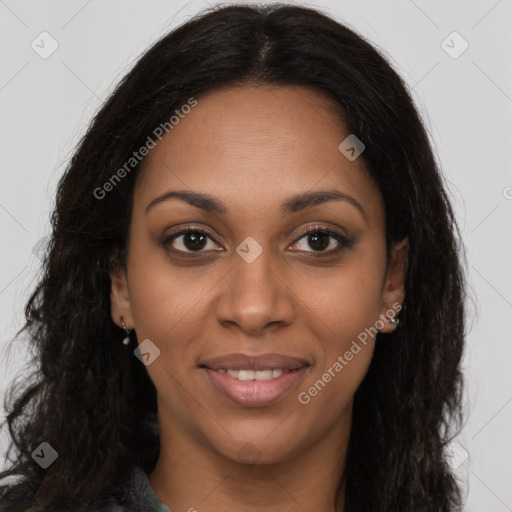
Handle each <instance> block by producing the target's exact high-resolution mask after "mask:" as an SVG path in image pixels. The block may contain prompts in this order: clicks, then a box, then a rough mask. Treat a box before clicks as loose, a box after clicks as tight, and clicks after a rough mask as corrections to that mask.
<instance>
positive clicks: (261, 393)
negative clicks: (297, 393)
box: [199, 354, 310, 407]
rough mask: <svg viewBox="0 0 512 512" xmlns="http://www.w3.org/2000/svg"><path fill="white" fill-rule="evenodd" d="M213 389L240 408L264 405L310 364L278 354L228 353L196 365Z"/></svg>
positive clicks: (279, 395) (285, 390) (293, 383)
mask: <svg viewBox="0 0 512 512" xmlns="http://www.w3.org/2000/svg"><path fill="white" fill-rule="evenodd" d="M199 367H200V369H201V370H202V371H204V372H205V374H206V376H207V377H208V381H209V382H210V383H211V384H212V386H213V389H214V390H216V391H217V392H220V393H221V394H222V395H223V396H224V397H226V398H228V399H229V400H230V401H231V402H232V403H235V404H236V405H238V406H241V407H264V406H268V405H272V404H274V403H276V402H277V401H279V400H281V399H282V398H283V397H284V396H286V395H287V394H288V393H289V392H290V391H292V390H293V389H294V388H295V387H297V385H298V384H299V381H300V380H301V379H302V378H303V376H304V375H305V373H306V371H307V369H308V368H309V367H310V363H309V361H308V360H305V359H303V358H296V357H290V356H284V355H281V354H262V355H258V356H251V355H245V354H230V355H227V356H221V357H217V358H213V359H210V360H208V361H204V362H203V363H202V364H200V365H199Z"/></svg>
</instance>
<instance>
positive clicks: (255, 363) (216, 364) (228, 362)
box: [199, 353, 309, 370]
mask: <svg viewBox="0 0 512 512" xmlns="http://www.w3.org/2000/svg"><path fill="white" fill-rule="evenodd" d="M199 366H206V367H207V368H210V369H211V370H219V369H221V368H224V369H226V370H240V369H243V370H274V369H278V368H280V369H283V370H285V369H286V370H295V369H297V368H302V367H304V366H309V362H308V360H307V359H305V358H303V357H293V356H287V355H283V354H258V355H256V354H253V355H251V354H241V353H235V354H226V355H223V356H217V357H212V358H211V359H207V360H205V361H203V362H201V363H200V364H199Z"/></svg>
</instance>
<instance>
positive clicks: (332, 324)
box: [111, 86, 406, 463]
mask: <svg viewBox="0 0 512 512" xmlns="http://www.w3.org/2000/svg"><path fill="white" fill-rule="evenodd" d="M348 135H349V133H348V132H347V131H346V130H345V128H344V126H343V124H342V123H341V121H340V120H339V118H338V116H337V115H336V113H335V109H334V108H333V106H332V104H331V103H330V102H329V100H328V99H327V98H325V97H324V96H322V95H321V94H319V93H317V92H315V91H312V90H309V89H305V88H295V87H272V86H258V87H256V86H254V87H249V86H247V87H243V88H231V89H224V90H220V91H215V92H212V93H210V94H208V95H207V96H204V97H202V98H200V99H198V104H197V106H195V107H194V108H193V109H192V110H191V112H190V113H188V114H187V115H186V116H184V117H183V118H182V119H181V120H180V122H179V124H178V125H176V126H174V128H173V129H172V130H171V131H170V132H169V133H168V134H167V135H166V136H165V137H164V138H163V139H162V140H161V141H160V142H159V143H158V144H157V145H156V147H155V148H154V149H152V150H151V151H150V154H149V155H148V157H147V159H146V162H145V167H144V170H143V171H142V173H141V174H140V176H139V177H138V180H137V183H136V187H135V191H134V200H133V215H132V221H131V227H130V238H129V246H128V257H127V264H126V269H124V270H120V271H119V272H118V273H115V274H113V275H112V276H111V277H112V293H111V302H112V318H113V320H114V321H115V322H116V323H117V324H118V325H120V319H121V317H123V319H124V322H125V323H126V325H127V327H128V328H130V329H135V331H136V333H137V339H138V342H139V344H141V343H142V342H143V341H144V340H150V342H145V343H146V344H148V343H149V345H146V349H145V351H146V352H149V353H150V356H149V358H150V359H149V361H151V362H150V364H149V365H148V366H147V367H146V368H147V371H148V373H149V375H150V377H151V379H152V381H153V382H154V384H155V387H156V389H157V394H158V407H159V411H158V412H159V418H160V422H161V428H162V426H165V428H169V429H173V431H174V432H182V433H185V432H186V433H187V434H186V436H187V438H188V439H189V440H190V439H191V440H192V442H194V443H197V444H198V445H201V446H202V447H203V448H204V449H207V450H210V451H211V452H215V454H217V455H218V456H220V457H223V458H225V459H230V460H232V461H236V460H240V459H241V457H243V456H244V450H246V451H247V450H249V451H250V450H253V451H255V452H256V453H257V458H258V459H259V460H260V461H261V462H262V463H263V462H268V463H275V462H279V461H284V460H286V459H287V458H290V457H291V456H292V455H296V454H298V453H300V452H301V451H304V450H307V449H308V448H309V447H311V446H312V445H314V444H315V443H317V442H318V441H319V440H321V439H323V438H325V436H326V435H328V433H329V432H335V431H336V429H337V428H339V427H340V425H342V424H346V423H347V421H350V417H351V407H352V399H353V395H354V393H355V391H356V389H357V388H358V386H359V384H360V382H361V380H362V379H363V377H364V375H365V373H366V371H367V369H368V366H369V363H370V361H371V358H372V354H373V349H374V344H375V337H374V333H375V328H377V329H378V330H379V331H381V332H390V331H391V330H393V326H392V324H391V323H390V322H389V320H388V319H387V317H386V312H388V313H389V312H391V313H394V312H395V311H393V309H392V308H393V305H396V304H400V303H401V302H402V301H403V293H404V292H403V289H404V288H403V274H404V265H405V257H406V245H405V243H404V244H401V245H398V246H396V247H393V248H391V251H390V254H389V261H388V260H387V248H386V242H385V218H384V205H383V201H382V198H381V195H380V193H379V190H378V188H377V187H376V185H375V183H374V182H373V181H372V179H371V178H370V177H369V175H368V174H367V172H366V169H365V166H364V162H363V161H362V159H361V158H356V159H355V160H349V159H348V158H346V156H345V155H344V154H343V153H342V152H341V151H340V150H339V149H338V146H339V145H340V143H341V142H342V141H343V140H344V139H345V138H346V137H347V136H348ZM176 192H179V194H175V193H176ZM171 193H172V194H171ZM365 329H366V330H365ZM363 340H364V341H363ZM147 347H150V348H149V349H148V348H147ZM156 348H157V349H158V350H159V351H160V353H159V355H158V357H156V358H155V355H156V354H157V351H156ZM239 370H241V371H239ZM183 435H185V434H183ZM253 455H254V454H253Z"/></svg>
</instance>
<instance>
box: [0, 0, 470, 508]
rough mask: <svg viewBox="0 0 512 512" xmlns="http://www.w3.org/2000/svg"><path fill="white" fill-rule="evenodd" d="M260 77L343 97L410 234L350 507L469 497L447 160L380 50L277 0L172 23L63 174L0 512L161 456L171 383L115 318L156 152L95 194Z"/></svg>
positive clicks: (92, 490)
mask: <svg viewBox="0 0 512 512" xmlns="http://www.w3.org/2000/svg"><path fill="white" fill-rule="evenodd" d="M249 83H258V84H272V85H278V86H300V87H307V88H311V89H314V90H316V91H319V92H321V93H323V94H324V95H325V96H327V97H328V98H330V99H332V100H333V102H334V104H335V105H338V106H339V115H340V116H341V117H342V120H343V122H344V123H345V126H346V127H347V129H348V130H349V132H350V133H353V134H355V135H356V136H357V137H358V138H359V139H360V140H362V141H364V144H365V146H366V148H365V151H364V154H363V155H362V156H361V158H362V159H363V161H364V163H365V165H366V168H367V169H368V172H369V173H370V175H371V177H372V178H373V180H374V181H375V183H376V184H377V185H378V187H379V190H380V193H381V195H382V197H383V200H384V205H385V219H386V240H387V243H388V248H389V247H390V246H391V244H392V243H394V242H398V241H400V240H403V239H404V238H408V240H409V257H408V266H407V270H406V276H405V291H406V298H405V301H404V304H403V309H402V311H401V313H400V315H401V327H400V328H399V329H397V330H396V331H394V332H393V333H391V334H387V335H379V336H380V337H381V340H382V341H381V343H377V344H376V348H375V353H374V356H373V359H372V362H371V365H370V368H369V370H368V372H367V374H366V376H365V378H364V380H363V382H362V384H361V385H360V387H359V388H358V390H357V392H356V394H355V397H354V410H353V420H352V421H353V423H352V429H351V435H350V440H349V445H348V452H347V455H346V466H345V473H344V475H343V478H342V480H341V481H340V482H339V486H338V489H337V494H336V503H335V504H336V507H337V510H344V511H345V512H363V511H372V512H389V511H399V512H420V511H422V512H449V511H455V510H460V508H461V501H462V497H461V494H462V493H461V490H460V486H459V483H458V482H457V479H456V477H455V475H454V474H453V473H452V471H451V469H450V467H449V465H448V464H447V463H446V462H445V460H444V458H443V450H444V449H445V448H446V446H447V445H448V444H449V443H450V442H451V440H452V439H453V436H454V435H455V433H458V431H459V430H460V427H461V424H462V419H463V413H462V391H463V386H462V384H463V379H462V372H461V367H460V365H461V358H462V355H463V349H464V338H465V277H464V266H463V250H462V246H461V243H460V235H459V232H458V229H457V224H456V220H455V215H454V212H453V209H452V207H451V204H450V199H449V196H448V193H447V191H446V189H445V184H444V181H443V177H442V175H441V172H440V165H439V164H438V162H437V160H436V157H435V155H434V152H433V150H432V146H431V143H430V141H429V136H428V133H427V131H426V128H425V126H424V124H423V122H422V119H421V116H420V114H419V113H418V111H417V109H416V107H415V106H414V102H413V100H412V98H411V95H410V94H409V92H408V89H407V86H406V84H405V83H404V81H403V80H402V78H401V77H400V76H399V75H398V73H397V72H396V71H394V70H393V68H392V67H391V65H390V64H389V62H388V61H387V59H386V58H385V57H384V56H383V55H382V53H381V52H380V51H379V50H377V49H376V48H375V47H374V46H373V45H371V44H370V43H369V42H368V41H366V40H365V39H364V38H362V37H361V36H360V35H358V34H356V33H355V32H354V31H353V30H351V29H350V28H348V27H347V26H345V25H344V24H341V23H339V22H338V21H336V20H334V19H332V18H331V17H329V16H327V15H326V14H324V13H322V12H320V11H318V10H316V9H312V8H307V7H301V6H292V5H287V4H271V5H263V6H262V5H253V6H247V5H231V6H217V7H214V8H212V9H208V10H206V11H203V12H201V13H199V14H198V15H196V16H195V17H193V18H192V19H190V20H188V21H187V22H186V23H184V24H182V25H181V26H179V27H177V28H176V29H174V30H173V31H171V32H169V33H168V34H167V35H165V37H163V38H161V39H160V40H159V41H158V42H157V43H155V44H154V45H153V46H152V47H151V48H150V49H148V50H147V51H146V52H145V54H144V55H143V56H142V57H141V58H140V59H139V60H138V62H137V63H136V65H135V66H134V67H133V68H132V70H131V71H130V72H129V73H128V74H127V75H126V76H125V77H124V78H123V79H122V81H121V82H120V83H119V85H118V86H117V87H116V89H115V90H114V91H113V93H112V94H111V96H110V97H109V99H108V100H107V101H106V102H105V104H104V105H103V106H102V108H101V109H100V110H99V112H98V113H97V114H96V116H95V117H94V120H93V121H92V123H91V125H90V127H89V129H88V131H87V133H86V134H85V135H84V137H83V138H82V140H81V141H80V144H79V146H78V148H77V150H76V152H75V153H74V156H73V157H72V158H71V161H70V163H69V165H68V167H67V169H66V172H65V174H64V175H63V177H62V178H61V180H60V182H59V185H58V190H57V196H56V204H55V209H54V211H53V214H52V218H51V225H52V236H51V240H50V244H49V247H48V250H47V253H46V255H45V258H44V264H43V272H42V275H41V278H40V281H39V282H38V284H37V287H36V289H35V291H34V292H33V293H32V295H31V297H30V299H29V301H28V303H27V306H26V310H25V316H26V323H25V326H24V328H23V329H22V331H21V332H25V333H26V334H28V339H29V343H30V347H31V349H32V352H33V361H32V363H33V365H34V368H35V369H34V370H33V372H32V374H31V375H30V377H29V378H26V379H25V380H24V384H23V385H22V384H21V383H20V382H13V383H12V385H11V387H10V388H9V393H8V395H7V396H6V399H5V405H4V407H5V409H6V411H7V413H8V414H7V417H6V422H7V425H8V428H9V432H10V437H11V438H12V441H11V444H10V445H9V450H8V460H9V461H10V467H9V468H8V469H7V470H6V471H3V472H2V473H0V478H4V477H6V476H13V475H19V476H21V478H20V479H19V480H18V481H17V482H16V483H15V485H13V486H11V487H9V488H8V490H7V491H6V492H5V494H4V496H3V498H2V500H1V504H0V511H7V510H8V511H9V512H23V511H26V510H29V509H31V510H46V509H47V507H48V509H49V510H54V509H55V508H56V507H59V506H62V507H68V509H72V510H74V511H81V510H85V509H86V506H87V504H89V503H92V502H93V501H94V500H95V499H97V498H98V497H100V496H101V495H102V493H104V492H105V489H106V487H107V485H111V484H112V485H118V486H119V489H120V491H119V496H118V497H117V498H118V499H119V502H120V503H122V502H123V492H122V482H123V481H124V480H125V478H126V477H127V472H128V468H130V467H132V466H133V465H137V466H139V467H141V468H143V469H144V470H145V471H146V472H149V471H151V470H152V468H153V467H154V466H155V464H156V461H157V459H158V455H159V450H160V443H159V433H158V428H157V427H156V425H157V423H156V421H157V419H156V418H157V405H156V389H155V386H154V384H153V383H152V381H151V379H150V378H149V375H148V373H147V371H146V369H145V367H144V366H143V365H141V364H140V363H139V361H138V360H137V359H136V358H135V357H133V354H131V351H128V352H125V351H123V350H120V349H119V348H118V347H119V340H120V339H121V338H122V336H123V332H122V331H121V330H120V329H119V328H118V327H117V326H116V325H114V323H113V322H112V319H111V316H110V277H109V271H110V270H111V269H112V265H113V264H118V265H124V263H125V259H124V257H123V254H124V251H125V248H126V246H127V235H128V230H129V226H130V221H131V208H132V199H133V189H134V184H135V181H136V179H137V174H138V171H139V170H140V168H141V163H139V164H138V165H137V166H135V167H134V168H133V170H132V171H131V172H129V173H127V175H126V177H125V178H124V179H123V180H121V181H120V182H119V183H117V184H116V186H115V187H112V188H113V189H112V190H111V191H110V192H109V194H108V197H106V198H104V199H98V197H97V193H96V194H95V191H97V190H98V188H101V187H102V186H103V185H104V184H105V183H106V182H107V181H108V180H109V179H110V178H111V176H112V175H113V174H114V173H115V172H116V170H118V169H119V168H120V167H121V166H122V165H123V164H124V163H125V162H126V161H127V160H128V159H129V158H130V157H131V155H132V154H133V152H134V151H135V150H136V149H138V148H139V147H141V146H142V145H143V144H144V142H145V141H146V140H147V137H148V135H149V134H151V133H152V132H153V130H154V129H155V127H157V126H158V125H159V124H161V123H162V122H164V121H166V120H167V119H169V117H170V116H171V115H172V113H173V112H175V110H176V109H177V108H179V107H180V106H181V105H183V104H184V103H186V102H187V100H188V99H189V98H190V97H194V98H200V97H201V95H203V94H205V93H207V92H211V91H215V90H218V89H220V88H222V87H225V86H230V85H238V86H243V85H246V84H249ZM143 161H144V160H143ZM131 342H132V343H133V344H135V343H136V340H135V339H132V340H131ZM135 346H136V345H135ZM130 354H131V356H130ZM4 424H5V422H4ZM43 441H46V442H48V443H49V444H50V445H51V446H52V447H54V448H55V450H56V451H57V452H58V454H59V457H58V463H57V464H53V465H51V466H50V467H49V468H48V469H42V468H41V467H39V465H37V464H35V463H34V460H33V459H32V457H31V453H32V452H33V451H34V449H35V448H36V447H37V446H38V445H40V443H41V442H43ZM343 487H344V491H345V492H344V493H343V492H342V489H343ZM51 507H54V508H51Z"/></svg>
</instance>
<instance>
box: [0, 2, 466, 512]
mask: <svg viewBox="0 0 512 512" xmlns="http://www.w3.org/2000/svg"><path fill="white" fill-rule="evenodd" d="M52 224H53V236H52V239H51V243H50V247H49V250H48V254H47V257H46V259H45V263H44V275H43V277H42V279H41V282H40V283H39V285H38V287H37V289H36V290H35V292H34V294H33V295H32V297H31V299H30V301H29V303H28V305H27V308H26V316H27V324H26V327H25V330H26V331H27V332H28V333H29V334H30V337H31V340H32V343H33V346H34V348H35V351H36V352H35V354H36V355H35V358H36V361H35V362H37V363H38V368H37V371H36V372H35V373H34V375H33V378H32V380H31V381H30V383H29V384H28V385H27V387H26V389H19V390H16V391H17V395H16V396H15V400H14V401H13V403H12V404H9V408H8V411H9V415H8V417H7V424H8V426H9V429H10V432H11V435H12V438H13V446H12V451H13V452H14V455H13V454H12V453H11V454H10V455H11V457H10V458H11V461H12V467H11V468H10V469H9V471H5V472H4V473H3V474H1V475H0V476H1V477H3V476H6V475H21V476H22V477H23V480H21V481H19V482H18V483H17V484H16V485H14V486H11V487H10V488H9V489H6V490H5V491H4V496H3V498H2V499H0V505H1V506H0V510H9V511H27V510H34V511H35V510H74V511H80V510H117V511H119V510H123V511H128V510H130V511H131V510H160V511H167V510H174V511H177V510H189V511H192V510H198V511H200V512H203V511H204V512H206V511H213V510H222V511H228V512H229V511H234V510H237V511H239V510H248V511H249V510H250V511H260V510H315V511H322V512H333V511H336V512H339V511H343V512H355V511H372V512H378V511H383V512H384V511H386V512H389V511H399V512H413V511H414V512H418V511H436V512H448V511H454V510H460V507H461V492H460V489H459V487H458V484H457V482H456V480H455V477H454V475H453V474H452V473H451V471H450V468H449V466H448V464H447V463H446V462H445V460H444V458H443V450H444V449H445V447H446V446H447V445H448V444H449V443H450V441H451V439H452V437H453V435H454V433H455V432H456V429H457V428H458V427H459V426H460V420H461V391H462V379H461V373H460V361H461V356H462V352H463V345H464V304H463V299H464V282H463V272H462V267H461V263H460V257H459V244H458V236H457V229H456V224H455V220H454V215H453V212H452V208H451V206H450V203H449V200H448V198H447V194H446V192H445V189H444V186H443V181H442V178H441V176H440V172H439V170H438V167H437V165H436V161H435V157H434V155H433V152H432V149H431V147H430V144H429V140H428V136H427V133H426V131H425V128H424V126H423V124H422V122H421V119H420V117H419V115H418V113H417V111H416V109H415V107H414V105H413V102H412V100H411V98H410V96H409V94H408V92H407V89H406V86H405V85H404V83H403V82H402V80H401V79H400V77H399V76H398V75H397V74H396V72H395V71H393V70H392V68H391V67H390V65H389V64H388V63H387V62H386V60H385V59H384V58H383V57H382V56H381V55H380V54H379V53H378V52H377V51H376V49H374V48H373V47H372V46H371V45H370V44H369V43H367V42H366V41H364V40H363V39H362V38H361V37H360V36H358V35H356V34H355V33H354V32H353V31H351V30H349V29H348V28H347V27H345V26H343V25H341V24H340V23H338V22H336V21H334V20H332V19H330V18H329V17H327V16H326V15H324V14H322V13H320V12H317V11H315V10H312V9H308V8H302V7H297V6H289V5H271V6H264V7H260V6H258V7H256V6H254V7H250V6H230V7H222V8H215V9H212V10H209V11H206V12H204V13H202V14H201V15H199V16H197V17H196V18H195V19H193V20H191V21H189V22H188V23H185V24H184V25H182V26H181V27H179V28H178V29H176V30H174V31H173V32H171V33H170V34H168V35H167V36H166V37H164V38H163V39H162V40H160V41H159V42H158V43H156V44H155V45H154V46H153V47H152V48H151V49H150V50H149V51H148V52H147V53H146V54H145V55H144V56H143V57H142V58H141V59H140V60H139V62H138V63H137V64H136V66H135V67H134V68H133V69H132V71H130V72H129V73H128V75H127V76H126V77H125V78H124V79H123V80H122V82H121V84H120V85H119V86H118V87H117V89H116V90H115V92H114V93H113V94H112V96H111V97H110V99H109V100H108V101H107V102H106V104H105V105H104V106H103V108H102V109H101V110H100V112H99V113H98V114H97V116H96V117H95V119H94V121H93V123H92V124H91V127H90V129H89V131H88V132H87V134H86V135H85V137H84V138H83V140H82V142H81V144H80V146H79V148H78V150H77V151H76V153H75V155H74V157H73V158H72V160H71V163H70V165H69V167H68V169H67V171H66V173H65V175H64V176H63V178H62V180H61V182H60V184H59V188H58V193H57V203H56V208H55V212H54V215H53V218H52ZM29 407H32V408H33V409H30V412H28V411H29ZM116 507H118V508H116Z"/></svg>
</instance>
